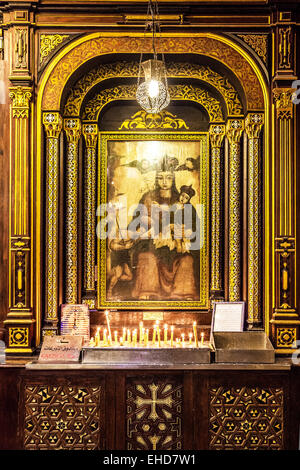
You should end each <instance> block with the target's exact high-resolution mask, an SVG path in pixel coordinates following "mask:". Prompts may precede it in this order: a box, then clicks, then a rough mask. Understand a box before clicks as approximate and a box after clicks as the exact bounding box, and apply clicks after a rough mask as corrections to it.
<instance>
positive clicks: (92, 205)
mask: <svg viewBox="0 0 300 470" xmlns="http://www.w3.org/2000/svg"><path fill="white" fill-rule="evenodd" d="M82 133H83V135H84V138H85V154H84V161H85V171H84V299H83V301H84V303H86V304H88V305H89V306H90V307H94V306H95V301H96V292H95V234H96V147H97V138H98V126H97V123H88V124H84V125H83V130H82Z"/></svg>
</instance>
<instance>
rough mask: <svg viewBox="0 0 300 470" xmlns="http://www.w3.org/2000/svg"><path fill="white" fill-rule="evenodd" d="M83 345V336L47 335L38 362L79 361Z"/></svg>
mask: <svg viewBox="0 0 300 470" xmlns="http://www.w3.org/2000/svg"><path fill="white" fill-rule="evenodd" d="M82 346H83V337H82V336H45V337H44V340H43V344H42V349H41V352H40V355H39V358H38V362H44V363H56V364H63V363H69V362H78V361H79V356H80V351H81V349H82Z"/></svg>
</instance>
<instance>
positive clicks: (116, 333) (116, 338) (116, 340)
mask: <svg viewBox="0 0 300 470" xmlns="http://www.w3.org/2000/svg"><path fill="white" fill-rule="evenodd" d="M115 343H116V346H118V332H117V331H115Z"/></svg>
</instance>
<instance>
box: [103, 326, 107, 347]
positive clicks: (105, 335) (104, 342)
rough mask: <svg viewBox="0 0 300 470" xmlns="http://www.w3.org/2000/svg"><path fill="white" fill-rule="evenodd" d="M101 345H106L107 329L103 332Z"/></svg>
mask: <svg viewBox="0 0 300 470" xmlns="http://www.w3.org/2000/svg"><path fill="white" fill-rule="evenodd" d="M103 344H104V346H106V345H107V329H106V328H105V330H104V331H103Z"/></svg>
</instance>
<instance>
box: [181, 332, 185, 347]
mask: <svg viewBox="0 0 300 470" xmlns="http://www.w3.org/2000/svg"><path fill="white" fill-rule="evenodd" d="M181 346H182V347H183V348H184V346H185V342H184V333H182V334H181Z"/></svg>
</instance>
